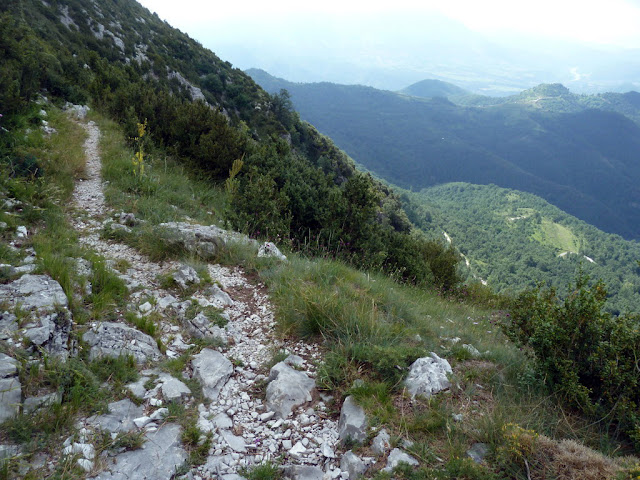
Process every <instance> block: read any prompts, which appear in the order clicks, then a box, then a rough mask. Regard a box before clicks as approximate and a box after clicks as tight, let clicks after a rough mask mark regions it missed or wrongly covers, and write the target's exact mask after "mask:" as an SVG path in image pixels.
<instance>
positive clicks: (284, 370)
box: [266, 362, 316, 418]
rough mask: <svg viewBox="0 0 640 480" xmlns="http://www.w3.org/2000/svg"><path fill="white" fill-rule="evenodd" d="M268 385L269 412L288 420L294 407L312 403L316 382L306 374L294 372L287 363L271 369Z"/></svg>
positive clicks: (278, 364)
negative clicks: (312, 392) (312, 393)
mask: <svg viewBox="0 0 640 480" xmlns="http://www.w3.org/2000/svg"><path fill="white" fill-rule="evenodd" d="M268 382H269V384H268V385H267V394H266V400H267V401H266V404H267V410H270V411H272V412H275V414H276V416H277V417H278V418H287V417H288V416H289V415H291V412H292V410H293V408H294V407H297V406H298V405H302V404H304V403H306V402H310V401H311V391H312V390H313V388H314V387H315V385H316V382H315V380H313V379H311V378H309V377H308V375H307V374H306V373H304V372H300V371H298V370H294V369H293V368H291V367H290V366H289V365H287V364H286V363H285V362H280V363H277V364H276V365H274V366H273V367H272V368H271V371H270V373H269V378H268Z"/></svg>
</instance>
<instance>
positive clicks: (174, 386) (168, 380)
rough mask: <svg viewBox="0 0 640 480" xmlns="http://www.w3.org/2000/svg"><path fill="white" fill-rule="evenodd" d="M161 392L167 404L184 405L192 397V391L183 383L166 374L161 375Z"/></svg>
mask: <svg viewBox="0 0 640 480" xmlns="http://www.w3.org/2000/svg"><path fill="white" fill-rule="evenodd" d="M159 381H160V382H161V386H160V391H161V392H162V398H164V400H166V401H167V402H177V403H182V402H183V401H184V400H186V399H187V397H189V396H190V395H191V390H190V389H189V387H187V386H186V385H185V384H184V383H183V382H181V381H180V380H178V379H177V378H174V377H172V376H171V375H168V374H166V373H163V374H161V375H160V378H159Z"/></svg>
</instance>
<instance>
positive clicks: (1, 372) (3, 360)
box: [0, 353, 18, 378]
mask: <svg viewBox="0 0 640 480" xmlns="http://www.w3.org/2000/svg"><path fill="white" fill-rule="evenodd" d="M17 374H18V361H17V360H16V359H15V358H13V357H10V356H9V355H5V354H4V353H0V378H7V377H13V376H15V375H17Z"/></svg>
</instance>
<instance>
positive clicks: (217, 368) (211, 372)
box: [191, 348, 233, 400]
mask: <svg viewBox="0 0 640 480" xmlns="http://www.w3.org/2000/svg"><path fill="white" fill-rule="evenodd" d="M191 365H192V367H193V378H195V379H196V380H198V381H199V382H200V383H201V384H202V393H204V395H205V396H206V397H207V398H208V399H210V400H215V399H217V398H218V395H220V390H222V387H224V384H225V383H227V380H229V377H230V376H231V374H232V373H233V365H232V364H231V362H230V361H229V360H227V358H226V357H225V356H224V355H222V354H221V353H220V352H216V351H215V350H211V349H210V348H205V349H204V350H202V351H201V352H200V353H199V354H197V355H196V356H194V357H193V360H192V362H191Z"/></svg>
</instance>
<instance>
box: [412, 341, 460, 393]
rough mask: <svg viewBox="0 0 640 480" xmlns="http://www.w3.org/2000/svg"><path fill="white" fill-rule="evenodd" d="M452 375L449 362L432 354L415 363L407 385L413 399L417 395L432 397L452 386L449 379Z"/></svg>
mask: <svg viewBox="0 0 640 480" xmlns="http://www.w3.org/2000/svg"><path fill="white" fill-rule="evenodd" d="M451 373H453V370H451V365H449V362H448V361H447V360H445V359H443V358H440V357H439V356H438V355H436V354H435V353H433V352H432V353H431V356H429V357H422V358H419V359H417V360H416V361H415V362H413V365H411V368H410V369H409V375H408V376H407V379H406V380H405V385H406V387H407V390H408V391H409V393H410V394H411V397H412V398H415V397H416V396H417V395H424V396H425V397H430V396H431V395H434V394H436V393H438V392H440V391H442V390H445V389H447V388H449V387H450V386H451V382H449V379H448V378H447V375H448V374H451Z"/></svg>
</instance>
